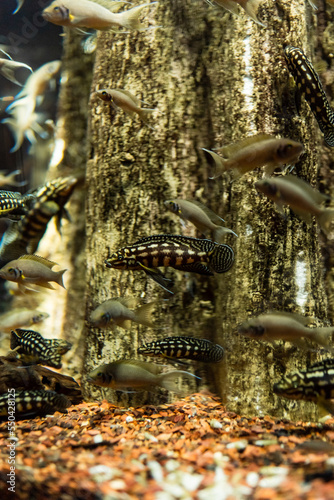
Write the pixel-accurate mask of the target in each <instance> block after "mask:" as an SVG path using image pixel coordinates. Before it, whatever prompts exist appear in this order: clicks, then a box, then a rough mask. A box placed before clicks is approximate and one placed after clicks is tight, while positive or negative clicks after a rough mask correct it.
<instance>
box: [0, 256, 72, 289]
mask: <svg viewBox="0 0 334 500" xmlns="http://www.w3.org/2000/svg"><path fill="white" fill-rule="evenodd" d="M55 265H57V263H56V262H51V261H50V260H48V259H44V258H43V257H40V256H38V255H22V257H20V258H18V259H16V260H12V261H11V262H8V264H6V265H5V266H4V267H2V268H1V269H0V278H3V279H5V280H8V281H14V282H16V283H18V285H19V288H22V290H23V291H24V289H25V287H29V285H31V284H33V285H38V286H42V287H44V288H50V289H51V290H54V287H53V286H52V285H51V284H50V283H49V282H50V281H54V282H56V283H58V285H60V286H62V287H63V288H65V286H64V283H63V274H64V272H65V271H67V269H63V270H62V271H57V272H55V271H52V267H53V266H55Z"/></svg>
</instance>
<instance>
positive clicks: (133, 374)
mask: <svg viewBox="0 0 334 500" xmlns="http://www.w3.org/2000/svg"><path fill="white" fill-rule="evenodd" d="M180 377H183V378H187V379H193V378H198V377H196V375H193V374H192V373H189V372H185V371H182V370H173V371H171V372H165V373H162V372H161V366H159V365H155V364H154V363H145V362H144V361H139V360H138V359H122V360H119V361H114V362H113V363H108V364H105V365H101V366H99V367H97V368H95V370H93V371H92V372H90V373H89V375H88V378H87V380H88V382H91V383H92V384H94V385H99V386H100V387H110V388H111V389H115V390H122V389H126V388H128V387H131V388H133V389H138V390H142V391H144V390H150V389H152V388H153V387H156V386H158V387H162V388H163V389H167V390H168V391H173V392H177V393H179V392H180V391H179V388H178V386H177V380H178V379H179V378H180Z"/></svg>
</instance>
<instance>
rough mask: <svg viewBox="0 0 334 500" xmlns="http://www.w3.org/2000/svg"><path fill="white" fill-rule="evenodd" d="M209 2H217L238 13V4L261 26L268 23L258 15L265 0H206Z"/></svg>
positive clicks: (233, 12) (212, 3)
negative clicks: (262, 20) (263, 21)
mask: <svg viewBox="0 0 334 500" xmlns="http://www.w3.org/2000/svg"><path fill="white" fill-rule="evenodd" d="M206 1H207V3H209V4H211V5H214V4H217V5H219V6H220V7H224V9H226V10H228V11H230V12H232V14H238V13H239V10H238V7H237V5H240V7H241V8H242V9H243V10H244V11H245V12H246V14H247V15H248V16H249V17H250V18H251V19H253V21H255V22H256V23H257V24H259V25H260V26H264V27H266V24H264V23H262V22H261V21H260V19H259V18H258V16H257V11H258V8H259V6H260V5H261V4H263V0H206Z"/></svg>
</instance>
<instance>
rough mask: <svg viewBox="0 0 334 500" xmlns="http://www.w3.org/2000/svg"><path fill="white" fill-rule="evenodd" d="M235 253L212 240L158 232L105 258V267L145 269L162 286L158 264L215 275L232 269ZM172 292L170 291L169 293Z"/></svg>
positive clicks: (162, 279) (163, 280) (163, 279)
mask: <svg viewBox="0 0 334 500" xmlns="http://www.w3.org/2000/svg"><path fill="white" fill-rule="evenodd" d="M233 262H234V253H233V250H232V248H231V247H229V246H228V245H223V244H219V243H215V242H213V241H211V240H205V239H199V238H191V237H188V236H179V235H174V234H157V235H154V236H148V237H146V238H142V239H140V240H138V241H136V242H135V243H133V244H132V245H131V246H128V247H124V248H121V249H120V250H118V251H117V252H115V253H113V254H112V255H111V256H110V257H109V258H108V259H106V261H105V264H106V267H109V268H111V267H112V268H114V269H120V270H124V269H126V270H132V271H138V270H142V271H145V272H146V274H147V275H149V276H150V277H151V278H153V279H154V280H155V281H156V282H157V283H158V284H159V285H160V286H162V288H164V289H165V290H167V291H169V292H170V290H168V288H166V286H165V283H164V282H165V281H166V278H164V277H163V276H162V275H161V274H160V273H159V271H158V270H157V269H156V268H158V267H163V266H164V267H172V268H174V269H178V270H180V271H185V272H193V273H197V274H203V275H206V276H212V275H213V273H214V272H215V273H225V272H226V271H228V270H229V269H231V267H232V265H233ZM170 293H171V292H170Z"/></svg>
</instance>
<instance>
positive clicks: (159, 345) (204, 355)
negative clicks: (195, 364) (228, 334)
mask: <svg viewBox="0 0 334 500" xmlns="http://www.w3.org/2000/svg"><path fill="white" fill-rule="evenodd" d="M138 353H139V354H144V355H146V356H162V357H166V358H177V359H179V358H186V359H193V360H196V361H202V362H204V363H218V362H219V361H221V360H222V359H223V356H224V349H223V347H222V346H220V345H218V344H213V343H212V342H211V341H210V340H207V339H196V338H194V337H168V338H165V339H163V340H157V341H155V342H149V343H148V344H144V345H142V346H141V347H139V348H138Z"/></svg>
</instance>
